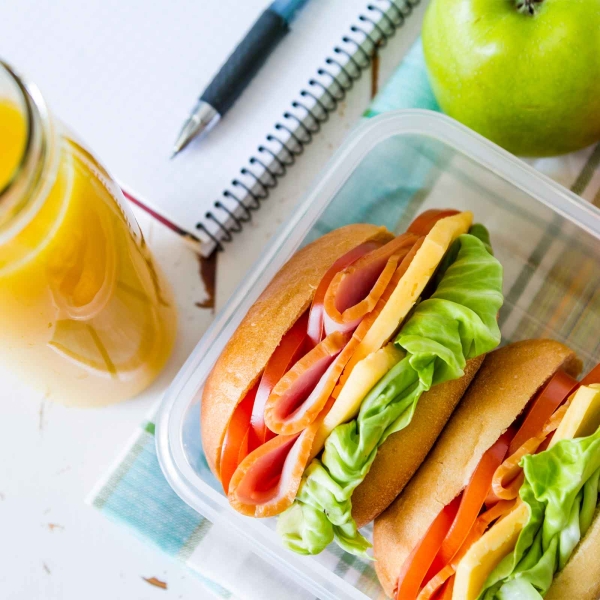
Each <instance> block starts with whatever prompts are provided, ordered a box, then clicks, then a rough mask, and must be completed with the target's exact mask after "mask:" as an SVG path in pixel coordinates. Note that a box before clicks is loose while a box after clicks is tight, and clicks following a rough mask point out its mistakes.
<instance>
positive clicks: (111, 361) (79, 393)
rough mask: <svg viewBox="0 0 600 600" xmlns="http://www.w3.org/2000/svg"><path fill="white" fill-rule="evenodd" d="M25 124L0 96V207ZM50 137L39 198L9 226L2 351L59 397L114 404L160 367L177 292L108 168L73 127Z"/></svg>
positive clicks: (2, 239)
mask: <svg viewBox="0 0 600 600" xmlns="http://www.w3.org/2000/svg"><path fill="white" fill-rule="evenodd" d="M28 127H29V126H28V124H27V122H26V120H25V117H24V115H23V111H21V110H18V108H17V107H16V106H15V105H14V104H13V103H12V102H10V101H6V100H5V101H3V100H2V99H1V98H0V209H1V208H2V201H3V200H2V192H1V190H3V189H5V188H6V187H7V186H10V185H11V180H12V179H14V177H15V175H14V174H15V171H18V169H17V167H18V165H19V163H20V161H21V157H22V155H23V153H24V151H25V148H26V143H27V142H26V140H27V135H28V131H30V130H29V128H28ZM48 147H49V146H48ZM52 148H53V151H52V152H50V151H49V152H48V153H47V154H48V156H50V155H51V154H52V157H51V158H48V156H47V160H46V162H47V163H48V164H50V163H51V168H50V167H48V165H46V167H45V169H46V170H45V175H43V176H42V177H41V179H40V183H39V185H38V187H37V192H36V193H35V194H34V195H35V198H33V195H32V197H31V198H25V202H24V204H23V206H24V208H23V207H22V208H21V209H20V211H17V210H16V209H15V216H14V217H12V218H11V219H10V221H7V222H6V223H4V224H3V225H4V226H3V227H2V226H0V361H1V362H2V363H3V364H4V365H8V366H9V367H10V369H11V370H13V371H17V372H18V373H20V374H21V375H22V376H23V377H24V378H25V379H26V380H27V381H30V382H31V383H32V384H34V385H36V386H37V387H38V388H40V389H41V390H42V391H43V392H46V393H47V394H48V395H49V397H50V398H52V399H55V400H57V401H60V402H64V403H68V404H79V405H96V406H97V405H103V404H109V403H113V402H117V401H119V400H123V399H125V398H129V397H131V396H133V395H135V394H137V393H138V392H140V391H141V390H142V389H144V388H145V387H146V386H148V385H149V384H150V382H151V381H152V380H153V379H154V378H155V377H156V375H157V374H158V372H159V371H160V369H161V368H162V367H163V365H164V363H165V362H166V360H167V358H168V356H169V354H170V352H171V350H172V347H173V342H174V337H175V331H176V312H175V307H174V301H173V297H172V295H171V293H170V290H169V288H168V286H167V285H165V282H164V280H163V277H162V275H161V273H160V272H159V270H158V269H157V267H156V264H155V263H154V261H153V258H152V256H151V255H150V252H149V250H148V248H147V246H146V242H145V240H144V237H143V235H142V233H141V231H140V229H139V227H138V225H137V224H136V222H135V220H134V219H133V218H132V217H131V216H130V215H129V213H128V212H127V211H126V208H125V206H124V200H123V199H122V196H121V193H120V191H119V190H118V188H117V187H116V185H115V184H114V182H113V181H112V179H111V178H110V176H109V175H108V173H107V172H106V171H105V170H104V169H103V168H102V167H101V166H100V165H99V164H98V162H97V161H96V160H95V159H94V157H93V156H92V155H91V154H89V152H87V151H86V150H85V149H83V148H82V147H81V146H80V145H79V144H78V143H77V142H75V141H74V140H73V139H72V138H71V137H70V136H69V135H67V134H65V133H64V132H63V133H62V134H60V133H59V135H54V142H53V146H52Z"/></svg>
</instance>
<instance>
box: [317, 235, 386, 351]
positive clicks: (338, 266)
mask: <svg viewBox="0 0 600 600" xmlns="http://www.w3.org/2000/svg"><path fill="white" fill-rule="evenodd" d="M381 246H382V244H380V243H379V242H365V243H364V244H361V245H360V246H357V247H356V248H353V249H352V250H350V252H347V253H346V254H344V256H342V257H341V258H338V259H337V260H336V261H335V262H334V263H333V265H332V266H331V267H330V269H329V270H328V271H327V273H325V275H324V276H323V279H321V281H320V283H319V285H318V287H317V290H316V291H315V295H314V298H313V301H312V304H311V307H310V316H309V319H308V328H307V335H308V339H309V340H310V342H311V344H312V346H313V347H314V346H316V345H317V344H318V343H319V342H320V341H321V340H322V339H323V337H324V336H323V334H324V330H323V317H324V312H325V311H324V308H323V302H324V300H325V293H326V292H327V289H328V288H329V284H330V283H331V281H332V279H333V278H334V277H335V275H337V273H339V272H340V271H341V270H342V269H345V268H346V267H348V266H349V265H351V264H352V263H353V262H355V261H357V260H358V259H359V258H360V257H361V256H364V255H365V254H368V253H369V252H371V251H372V250H376V249H377V248H380V247H381Z"/></svg>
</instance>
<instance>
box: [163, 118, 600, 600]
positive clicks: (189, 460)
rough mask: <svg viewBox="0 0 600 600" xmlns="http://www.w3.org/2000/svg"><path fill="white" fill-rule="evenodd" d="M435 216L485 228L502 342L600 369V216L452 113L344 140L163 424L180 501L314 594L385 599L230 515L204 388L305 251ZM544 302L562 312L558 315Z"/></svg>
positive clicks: (206, 340)
mask: <svg viewBox="0 0 600 600" xmlns="http://www.w3.org/2000/svg"><path fill="white" fill-rule="evenodd" d="M434 207H440V208H441V207H452V208H458V209H464V210H466V209H468V210H471V211H473V213H474V214H475V220H476V222H481V223H483V224H485V225H486V226H487V227H488V229H489V230H490V233H491V236H492V244H493V247H494V251H495V254H496V256H498V258H499V259H500V261H501V262H502V264H503V265H504V270H505V282H504V286H505V289H504V291H505V305H504V307H503V309H502V312H501V314H500V324H501V328H502V333H503V343H507V342H511V341H516V340H518V339H525V338H528V337H552V338H555V339H558V340H561V341H564V342H565V343H567V344H569V345H571V347H573V348H574V350H576V351H577V352H578V353H579V355H580V356H581V357H582V359H583V360H584V362H585V363H586V367H589V366H591V364H592V362H596V361H597V360H598V355H599V347H600V342H599V340H600V338H599V337H598V335H594V334H593V332H594V331H596V332H598V331H600V297H599V296H600V292H598V293H596V289H600V285H599V282H600V241H599V239H600V211H599V210H598V209H597V208H595V207H594V206H592V205H590V204H588V203H586V202H585V201H583V200H582V199H581V198H579V197H578V196H576V195H575V194H572V193H571V192H569V191H567V190H565V189H564V188H562V187H561V186H560V185H558V184H556V183H555V182H553V181H552V180H550V179H549V178H547V177H545V176H543V175H541V174H540V173H538V172H537V171H535V170H533V169H532V168H530V167H529V166H527V165H526V164H525V163H523V162H522V161H520V160H519V159H517V158H515V157H514V156H512V155H510V154H509V153H507V152H505V151H504V150H502V149H500V148H498V147H497V146H495V145H494V144H492V143H490V142H489V141H487V140H485V139H484V138H482V137H481V136H478V135H476V134H474V133H473V132H471V131H470V130H468V129H467V128H466V127H463V126H462V125H460V124H458V123H456V122H455V121H453V120H451V119H449V118H447V117H444V116H442V115H439V114H437V113H431V112H429V111H421V110H411V111H399V112H396V113H389V114H386V115H383V116H380V117H377V118H375V119H372V120H370V121H368V122H366V123H364V124H363V125H361V126H360V127H359V128H357V130H356V131H355V132H354V133H353V134H352V135H351V136H350V137H349V138H348V140H347V141H346V142H345V144H344V145H343V147H342V148H341V149H340V150H339V151H338V152H337V154H336V155H335V156H334V158H333V159H332V160H331V162H330V163H329V165H328V166H327V167H326V168H325V169H324V171H323V173H322V175H321V176H320V178H319V179H318V181H317V182H316V183H315V185H314V187H313V189H312V191H311V192H310V193H309V194H308V196H307V197H306V198H305V199H304V201H303V202H302V203H301V204H300V205H299V207H298V208H297V209H296V211H295V212H294V213H293V215H292V216H291V217H290V218H289V220H288V221H287V222H286V223H284V224H283V226H282V227H281V228H280V230H279V232H278V234H277V235H276V236H275V238H274V240H273V241H272V242H271V243H270V245H269V246H268V248H267V249H266V250H265V251H264V253H263V255H262V257H261V258H260V260H259V261H258V262H257V263H256V264H255V265H254V267H253V269H252V270H251V271H250V272H249V273H248V275H247V276H246V278H245V279H244V280H243V282H242V283H241V284H240V286H239V287H238V289H237V291H236V293H235V294H234V295H233V297H232V298H231V300H230V301H229V303H228V304H227V306H226V307H225V308H224V309H223V311H222V312H221V314H220V315H219V316H218V317H217V319H216V320H215V322H214V324H213V325H212V327H211V328H210V329H209V330H208V331H207V333H206V334H205V336H204V337H203V338H202V340H201V341H200V343H199V344H198V345H197V346H196V349H195V350H194V352H193V353H192V355H191V356H190V357H189V359H188V361H187V362H186V364H185V365H184V366H183V368H182V369H181V371H180V372H179V374H178V376H177V377H176V379H175V380H174V382H173V384H172V385H171V387H170V389H169V390H168V392H167V394H166V396H165V398H164V401H163V404H162V407H161V411H160V414H159V417H158V421H157V430H156V433H157V438H156V440H157V448H158V456H159V460H160V463H161V466H162V468H163V471H164V473H165V475H166V477H167V479H168V480H169V482H170V484H171V485H172V486H173V489H174V490H175V491H176V492H177V494H179V496H181V498H182V499H183V500H185V501H186V502H187V503H188V504H189V505H190V506H192V507H193V508H195V509H196V510H198V511H199V512H200V513H202V514H203V515H205V516H206V517H207V518H209V519H210V520H211V521H213V522H220V523H223V524H225V525H226V526H227V527H229V528H230V529H231V531H232V532H233V534H232V535H236V536H239V538H240V539H241V538H245V539H246V540H247V541H248V543H250V544H251V545H252V547H253V549H254V550H255V551H256V553H257V554H259V555H260V556H262V557H263V558H264V559H266V560H267V561H269V562H270V563H272V564H274V565H276V566H277V567H278V568H280V569H281V570H282V571H283V572H285V573H286V574H287V575H288V576H290V577H292V578H293V579H294V580H295V581H297V582H298V583H299V584H300V585H302V586H304V587H305V588H307V589H308V590H309V591H310V592H312V593H313V594H315V596H318V597H319V598H323V599H327V598H331V599H340V598H353V599H362V600H364V599H366V598H379V597H384V596H383V592H382V591H381V590H379V589H377V588H374V587H373V586H372V585H370V579H371V578H370V577H369V576H368V573H367V576H365V575H364V573H365V572H366V570H368V569H372V566H371V565H368V564H365V565H364V566H363V565H361V564H360V560H359V559H354V557H352V559H351V560H352V561H353V563H352V564H353V569H354V570H357V572H358V573H360V572H361V571H362V572H363V576H357V577H354V578H350V579H352V581H353V583H352V582H351V581H347V580H346V579H347V578H346V579H344V578H342V577H341V576H340V575H338V574H336V569H335V567H336V565H338V564H339V563H340V551H339V549H337V548H333V547H330V549H327V550H326V551H325V552H323V553H322V554H320V555H318V556H315V557H301V556H297V555H295V554H293V553H292V552H289V551H287V550H285V549H284V548H283V547H282V545H281V544H280V542H279V539H278V537H277V535H276V533H275V531H274V523H275V520H274V519H268V520H259V519H250V518H247V517H243V516H241V515H239V514H238V513H236V512H235V511H234V510H233V509H231V508H230V506H229V504H228V502H227V499H226V498H225V496H224V495H223V492H222V490H221V487H220V485H219V483H218V482H217V481H216V479H215V478H214V477H213V475H212V474H211V473H210V471H209V469H208V467H207V465H206V461H205V460H204V457H203V454H202V446H201V440H200V429H199V414H200V406H199V398H200V393H201V390H202V385H203V382H204V380H205V378H206V376H207V374H208V372H209V371H210V369H211V367H212V365H213V363H214V362H215V360H216V359H217V357H218V356H219V354H220V352H221V350H222V349H223V346H224V345H225V343H226V342H227V340H228V339H229V337H230V336H231V335H232V333H233V331H234V330H235V328H236V327H237V326H238V324H239V322H240V321H241V319H242V317H243V316H244V315H245V314H246V312H247V311H248V309H249V307H250V306H251V304H252V303H253V302H254V301H255V300H256V298H257V297H258V295H259V294H260V292H261V291H262V290H263V289H264V288H265V286H266V285H267V284H268V282H269V281H270V280H271V278H272V277H273V275H274V274H275V273H276V272H277V270H278V269H279V268H280V267H281V266H282V265H283V263H284V262H285V261H286V260H287V259H288V258H289V257H290V255H291V254H292V253H293V252H294V251H295V250H296V249H297V248H298V247H300V246H301V245H303V244H304V243H306V242H307V241H309V240H310V239H313V238H314V237H316V236H318V235H321V234H323V233H325V232H326V231H327V230H329V229H331V228H333V227H339V226H341V225H344V224H346V223H348V222H373V223H377V224H383V225H386V226H387V227H388V228H389V229H391V230H395V231H398V232H400V231H403V230H404V229H405V228H406V226H407V224H408V223H409V222H410V221H411V220H412V218H413V216H414V215H415V214H416V213H418V212H420V211H422V210H425V209H427V208H434ZM549 297H552V298H555V299H557V300H556V302H558V303H559V304H560V307H559V308H560V309H561V310H555V311H554V312H552V313H551V312H550V311H549V308H548V306H546V304H548V303H547V302H546V300H547V298H549ZM556 302H555V303H556ZM561 311H562V312H561ZM557 315H558V317H557ZM561 315H562V317H561ZM565 315H568V318H563V317H564V316H565ZM586 332H592V333H591V334H588V333H586ZM594 356H595V357H596V358H595V359H594ZM339 572H340V571H339V569H338V570H337V573H339Z"/></svg>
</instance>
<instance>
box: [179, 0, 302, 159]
mask: <svg viewBox="0 0 600 600" xmlns="http://www.w3.org/2000/svg"><path fill="white" fill-rule="evenodd" d="M307 1H308V0H275V1H274V2H273V3H272V4H271V5H270V6H269V8H267V9H266V10H265V11H264V12H263V13H262V14H261V16H260V17H259V18H258V20H257V21H256V22H255V23H254V25H253V26H252V28H251V29H250V31H249V32H248V33H247V34H246V37H245V38H244V39H243V40H242V41H241V42H240V43H239V44H238V46H237V47H236V49H235V50H234V51H233V53H232V54H231V55H230V56H229V58H228V59H227V62H226V63H225V64H224V65H223V67H221V70H220V71H219V72H218V74H217V75H216V77H215V78H214V79H213V80H212V81H211V83H210V85H209V86H208V87H207V88H206V89H205V90H204V92H203V93H202V95H201V96H200V99H199V100H198V102H197V104H196V106H195V107H194V109H193V111H192V112H191V114H190V116H189V117H188V119H187V121H186V122H185V123H184V125H183V128H182V129H181V132H180V134H179V137H178V138H177V141H176V142H175V145H174V147H173V154H172V155H171V157H173V156H176V155H177V154H178V153H179V152H181V150H183V149H184V148H185V147H186V146H187V145H188V144H189V143H190V142H191V141H192V140H193V139H194V138H195V137H200V136H202V135H204V134H206V133H207V132H208V131H209V130H210V129H212V128H213V127H214V126H215V125H216V124H217V123H218V122H219V120H220V119H221V117H223V116H224V115H225V113H226V112H227V111H228V110H229V109H230V108H231V106H232V105H233V104H234V102H235V101H236V100H237V99H238V98H239V96H240V94H241V93H242V92H243V91H244V88H245V87H246V86H247V85H248V84H249V83H250V81H251V80H252V78H253V77H254V76H255V75H256V73H257V72H258V71H259V69H260V68H261V67H262V65H263V64H264V62H265V61H266V59H267V57H268V56H269V54H271V52H272V51H273V50H274V49H275V47H276V46H277V44H278V43H279V42H280V41H281V39H282V38H283V37H284V36H285V34H286V33H287V32H288V31H289V24H290V23H291V21H292V20H293V18H294V16H295V14H296V12H297V11H298V9H299V8H301V7H302V6H303V5H304V4H306V2H307Z"/></svg>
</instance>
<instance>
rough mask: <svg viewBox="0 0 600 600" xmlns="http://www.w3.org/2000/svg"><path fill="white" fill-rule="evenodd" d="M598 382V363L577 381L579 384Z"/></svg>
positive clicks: (599, 370) (599, 368)
mask: <svg viewBox="0 0 600 600" xmlns="http://www.w3.org/2000/svg"><path fill="white" fill-rule="evenodd" d="M591 383H600V364H597V365H596V366H595V367H594V368H593V369H592V370H591V371H590V372H589V373H588V374H587V375H586V376H585V377H584V378H583V379H582V380H581V382H580V383H579V385H590V384H591Z"/></svg>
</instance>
